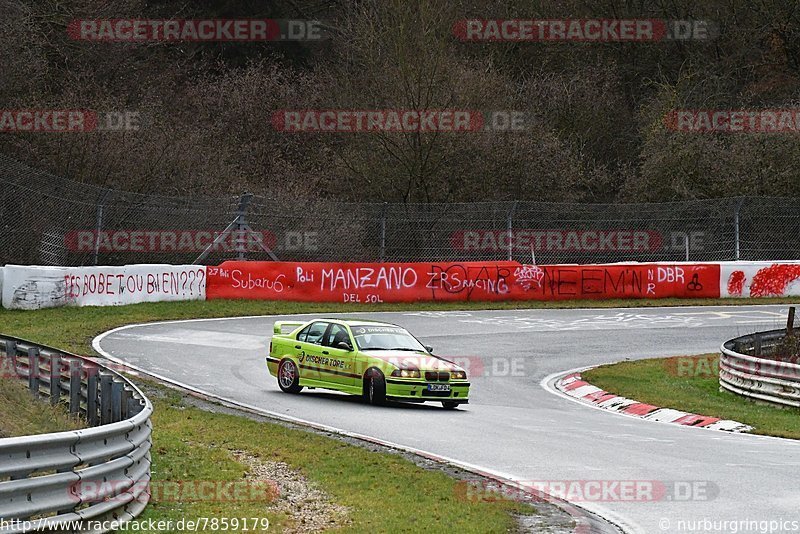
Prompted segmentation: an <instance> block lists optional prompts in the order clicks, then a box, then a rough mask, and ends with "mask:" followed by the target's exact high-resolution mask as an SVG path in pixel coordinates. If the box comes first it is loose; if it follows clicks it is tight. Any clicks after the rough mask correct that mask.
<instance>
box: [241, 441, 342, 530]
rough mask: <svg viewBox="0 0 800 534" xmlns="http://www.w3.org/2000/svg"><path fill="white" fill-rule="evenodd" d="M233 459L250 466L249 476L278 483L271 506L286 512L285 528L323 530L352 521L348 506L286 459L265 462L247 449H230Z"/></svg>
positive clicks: (276, 510)
mask: <svg viewBox="0 0 800 534" xmlns="http://www.w3.org/2000/svg"><path fill="white" fill-rule="evenodd" d="M231 454H232V455H233V457H234V459H235V460H236V461H237V462H239V463H241V464H243V465H246V466H247V467H248V468H249V471H248V473H247V477H248V478H251V479H253V480H256V481H259V482H264V483H268V484H272V483H274V484H276V485H277V486H278V498H277V499H276V500H275V502H274V503H273V504H271V505H270V508H271V509H272V510H273V511H275V512H278V513H282V514H285V515H286V516H287V517H288V520H287V521H286V523H285V524H284V525H283V532H287V533H290V534H308V533H311V532H323V531H325V530H328V529H332V528H337V527H341V526H343V525H346V524H348V523H349V519H348V515H349V509H348V508H347V507H346V506H341V505H339V504H336V503H334V502H333V500H332V499H331V498H330V496H329V495H328V494H327V493H325V492H324V491H322V490H321V489H319V488H318V487H317V486H316V484H314V483H313V482H311V481H310V480H308V479H307V478H305V477H304V476H303V475H302V474H300V473H299V472H297V471H295V470H293V469H292V468H291V467H290V466H289V465H288V464H286V463H284V462H265V461H262V460H261V459H260V458H258V457H257V456H253V455H252V454H249V453H247V452H245V451H240V450H234V451H231Z"/></svg>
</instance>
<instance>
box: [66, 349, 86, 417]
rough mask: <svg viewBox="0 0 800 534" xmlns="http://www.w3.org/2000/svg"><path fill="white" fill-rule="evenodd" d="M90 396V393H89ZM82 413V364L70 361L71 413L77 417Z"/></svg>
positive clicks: (78, 361) (77, 361)
mask: <svg viewBox="0 0 800 534" xmlns="http://www.w3.org/2000/svg"><path fill="white" fill-rule="evenodd" d="M87 396H88V391H87ZM80 411H81V362H80V360H70V361H69V413H70V414H72V415H75V414H77V413H79V412H80Z"/></svg>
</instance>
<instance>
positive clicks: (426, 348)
mask: <svg viewBox="0 0 800 534" xmlns="http://www.w3.org/2000/svg"><path fill="white" fill-rule="evenodd" d="M423 346H424V347H425V350H427V351H428V352H430V353H431V354H433V347H431V346H430V345H423Z"/></svg>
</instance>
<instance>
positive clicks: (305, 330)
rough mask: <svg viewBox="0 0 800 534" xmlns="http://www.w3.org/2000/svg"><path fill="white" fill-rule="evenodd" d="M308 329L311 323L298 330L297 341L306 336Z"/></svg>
mask: <svg viewBox="0 0 800 534" xmlns="http://www.w3.org/2000/svg"><path fill="white" fill-rule="evenodd" d="M309 330H311V325H308V326H307V327H305V328H303V329H302V330H300V333H299V334H297V341H305V340H306V336H308V331H309Z"/></svg>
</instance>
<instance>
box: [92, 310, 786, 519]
mask: <svg viewBox="0 0 800 534" xmlns="http://www.w3.org/2000/svg"><path fill="white" fill-rule="evenodd" d="M341 316H347V317H353V316H362V317H365V318H366V316H367V314H327V315H325V314H309V315H303V316H269V317H266V316H265V317H248V318H231V319H218V320H217V319H215V320H197V321H178V322H166V323H155V324H149V325H136V326H132V327H123V328H121V329H116V330H113V331H111V332H110V333H106V334H103V335H102V336H100V337H99V338H98V339H96V342H95V346H96V347H98V348H100V349H101V351H102V352H105V353H107V354H108V355H109V356H111V357H113V358H116V359H119V360H122V361H125V362H127V363H130V364H132V365H135V366H138V367H140V368H142V369H145V370H147V371H149V372H152V373H155V374H158V375H161V376H163V377H166V378H169V379H171V380H175V381H179V382H181V383H184V384H188V385H190V386H192V387H194V388H196V389H198V390H201V391H205V392H209V393H212V394H214V395H217V396H221V397H225V398H229V399H232V400H234V401H237V402H241V403H245V404H248V405H252V406H257V407H259V408H262V409H265V410H269V411H272V412H276V413H279V414H283V415H286V416H290V417H295V418H300V419H303V420H307V421H312V422H315V423H319V424H323V425H327V426H331V427H336V428H338V429H342V430H345V431H348V432H354V433H358V434H364V435H368V436H372V437H375V438H378V439H380V440H384V441H388V442H392V443H397V444H400V445H404V446H408V447H412V448H415V449H420V450H424V451H428V452H430V453H433V454H436V455H441V456H445V457H448V458H455V459H458V460H460V461H462V462H464V463H467V464H471V465H474V466H481V467H485V468H487V469H491V470H492V471H494V472H497V473H502V474H503V475H504V476H506V477H509V478H512V479H514V480H516V481H523V482H530V483H534V482H535V483H536V484H538V485H544V486H546V487H551V488H552V487H557V486H556V485H555V483H558V482H562V483H567V484H568V485H570V486H571V487H572V488H577V487H580V488H584V489H585V488H587V487H588V485H587V484H586V483H585V482H583V483H580V484H575V483H573V481H604V483H605V487H607V488H611V490H610V493H608V494H607V495H606V498H605V499H603V498H601V499H599V500H598V499H596V498H595V497H592V498H591V499H590V500H584V499H581V497H580V496H575V495H573V498H572V499H571V500H572V501H573V502H575V504H577V505H579V506H581V507H584V508H586V509H588V510H590V511H592V512H595V513H598V514H600V515H602V516H603V517H606V518H608V519H609V520H611V521H612V522H614V523H616V524H618V525H620V526H621V527H622V528H623V529H624V530H626V531H628V532H644V533H658V532H689V531H695V532H731V531H734V527H733V526H732V523H731V522H734V521H751V522H759V525H764V524H766V523H760V522H769V521H783V522H792V521H794V522H795V524H797V525H800V511H799V509H800V506H799V505H800V484H798V476H799V475H800V442H797V441H792V440H783V439H777V438H768V437H761V436H753V435H742V434H728V433H724V432H716V431H710V430H704V429H697V428H690V427H681V426H676V425H668V424H663V423H656V422H650V421H641V420H635V419H631V418H629V417H624V416H621V415H618V414H614V413H609V412H603V411H600V410H596V409H592V408H590V407H587V406H586V405H582V404H579V403H576V402H572V401H570V400H568V399H567V398H565V397H563V396H559V395H556V394H553V393H552V391H550V390H549V388H546V387H543V385H542V383H545V384H546V383H548V382H550V383H552V381H553V378H554V377H555V374H556V373H560V372H563V371H567V370H571V369H575V368H580V367H586V366H591V365H596V364H601V363H607V362H613V361H620V360H624V359H639V358H652V357H662V356H674V355H684V354H700V353H708V352H716V351H717V350H718V349H719V346H720V344H721V343H722V342H723V341H726V340H728V339H730V338H732V337H736V336H738V335H742V334H745V333H749V332H752V331H757V330H769V329H773V328H779V327H780V326H781V324H782V322H783V321H785V319H784V318H785V317H786V307H785V306H742V307H680V308H640V309H581V310H503V311H499V310H498V311H468V312H467V311H464V312H453V311H448V312H405V313H404V312H390V313H389V312H387V313H370V314H368V317H369V318H372V319H377V320H381V321H387V322H392V323H396V324H399V325H402V326H404V327H406V328H408V329H409V330H410V331H411V332H412V333H413V334H414V335H416V336H417V337H418V338H419V339H420V340H421V341H423V342H424V343H425V344H429V345H433V346H434V349H435V350H434V352H435V353H436V354H438V355H441V356H444V357H447V358H455V359H457V361H459V362H468V364H469V366H470V371H471V373H470V374H471V376H470V382H471V383H472V388H471V391H470V404H469V405H467V406H463V407H461V408H460V409H458V410H454V411H449V410H444V409H442V408H441V407H440V405H439V404H437V403H430V404H425V405H405V404H402V405H397V404H395V405H391V406H387V407H373V406H368V405H366V404H364V403H363V402H362V401H361V400H360V399H358V398H356V397H353V396H347V395H343V394H339V393H335V392H325V391H321V390H313V391H309V390H304V391H303V392H302V393H301V394H300V395H288V394H285V393H282V392H281V391H280V390H279V389H278V386H277V383H276V381H275V379H274V378H273V377H271V376H269V373H268V372H267V369H266V365H265V362H264V357H265V356H266V353H267V347H268V345H269V339H270V337H271V333H272V323H273V321H275V320H280V319H292V318H298V317H299V319H300V320H307V319H309V318H312V317H341ZM625 481H645V482H641V483H640V486H641V485H642V484H644V485H645V487H647V484H650V483H653V484H655V486H656V487H657V488H665V489H666V491H667V496H665V497H656V499H655V500H649V499H645V500H626V499H624V498H623V497H622V496H620V495H619V492H616V491H614V490H613V488H614V487H615V486H614V484H615V483H622V482H625ZM689 487H694V488H695V490H694V491H693V492H691V493H693V494H692V495H688V496H686V495H685V492H686V491H687V488H689ZM657 493H658V492H657ZM682 493H684V494H682ZM683 497H687V498H683ZM723 521H727V522H728V523H727V524H724V523H722V522H723ZM773 524H774V523H773ZM759 525H756V524H751V525H750V527H749V528H750V529H751V530H743V528H742V526H741V525H737V526H736V527H735V528H736V530H738V531H740V532H748V531H749V532H759V530H756V529H757V528H760V526H759ZM703 526H706V527H709V526H710V527H711V530H709V529H705V528H701V527H703ZM780 527H781V528H780V529H779V530H774V532H792V531H797V532H800V526H798V527H797V530H790V529H792V528H793V526H792V524H791V523H784V524H782V525H780Z"/></svg>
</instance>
